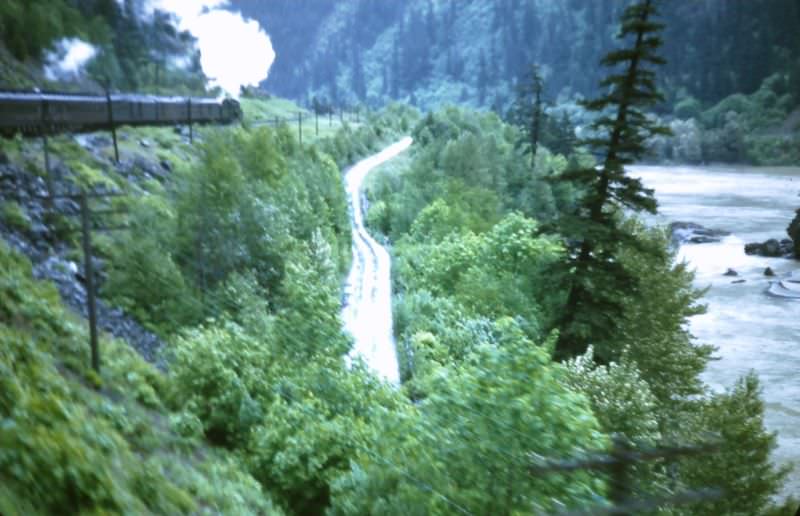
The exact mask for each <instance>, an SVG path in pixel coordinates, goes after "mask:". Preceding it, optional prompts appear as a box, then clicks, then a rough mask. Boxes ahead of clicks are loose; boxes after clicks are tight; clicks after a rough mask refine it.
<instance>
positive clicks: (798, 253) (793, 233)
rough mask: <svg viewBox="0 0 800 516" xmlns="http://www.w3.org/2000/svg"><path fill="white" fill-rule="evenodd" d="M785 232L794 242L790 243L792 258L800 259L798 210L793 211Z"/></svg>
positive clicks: (799, 218)
mask: <svg viewBox="0 0 800 516" xmlns="http://www.w3.org/2000/svg"><path fill="white" fill-rule="evenodd" d="M786 232H787V233H788V234H789V238H791V239H792V240H793V241H794V242H793V243H792V251H794V257H795V258H798V259H800V208H799V209H797V211H795V216H794V219H792V222H790V223H789V227H787V228H786Z"/></svg>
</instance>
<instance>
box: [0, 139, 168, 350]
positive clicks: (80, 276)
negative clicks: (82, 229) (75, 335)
mask: <svg viewBox="0 0 800 516" xmlns="http://www.w3.org/2000/svg"><path fill="white" fill-rule="evenodd" d="M133 136H134V135H133V134H130V135H128V136H127V137H126V140H128V139H130V140H134V138H133ZM53 143H54V146H53V147H54V151H55V152H54V153H53V154H52V156H50V158H51V159H50V161H51V163H50V176H49V181H48V180H46V179H45V177H44V176H43V174H42V172H43V171H42V169H41V165H42V163H40V160H37V156H36V154H38V151H40V150H41V148H40V145H41V142H35V141H22V140H17V141H15V142H11V143H9V142H5V144H4V149H3V150H2V151H0V199H2V210H0V237H2V238H3V239H4V240H5V241H6V242H7V243H8V244H9V245H10V246H11V247H12V248H14V249H16V250H18V251H19V252H21V253H22V254H24V255H25V256H27V257H28V259H29V260H30V261H31V264H32V266H33V274H34V277H36V278H37V279H42V280H48V281H51V282H53V284H54V285H55V286H56V288H57V289H58V292H59V294H60V295H61V298H62V300H63V301H64V303H65V304H66V305H68V306H69V307H70V308H71V309H72V310H74V311H75V312H76V313H77V314H79V315H80V316H82V317H83V318H87V317H88V309H87V306H88V303H87V297H88V294H87V289H86V284H87V282H86V277H85V274H84V270H83V267H82V263H83V262H82V256H81V255H80V252H79V251H77V250H76V246H75V244H76V230H77V229H78V228H77V222H76V221H77V219H78V218H79V215H80V206H79V204H78V202H77V201H76V200H75V199H70V198H66V197H60V196H64V195H66V194H68V193H71V192H75V191H76V189H79V188H81V187H88V188H90V189H92V191H95V192H112V191H118V190H121V188H120V187H122V186H124V187H125V190H127V191H135V190H136V188H132V187H133V185H138V184H142V183H145V182H154V183H161V182H164V181H166V180H167V178H168V177H169V174H170V173H171V170H172V168H173V165H172V164H171V161H170V159H169V158H168V157H167V156H166V155H165V154H164V152H163V151H164V149H163V148H162V145H159V144H157V143H153V144H150V143H147V140H144V139H142V138H139V139H138V140H137V143H136V145H138V147H139V148H138V149H136V151H135V152H132V150H133V146H128V147H127V148H126V152H125V153H124V154H123V158H122V159H121V160H120V162H119V163H118V164H115V163H113V162H112V161H110V160H108V159H106V158H105V157H106V156H107V155H108V153H109V152H110V149H109V147H110V144H111V142H110V141H109V140H108V139H107V138H105V137H103V136H102V135H95V136H89V137H78V138H75V137H72V136H65V137H62V138H61V139H60V140H59V141H56V142H53ZM142 143H146V145H142ZM40 158H41V157H40ZM103 160H105V163H103ZM73 168H74V169H75V170H73ZM50 194H53V195H54V196H55V198H54V199H52V200H49V199H48V196H49V195H50ZM113 203H114V201H112V200H105V201H99V203H98V205H96V206H95V207H96V208H97V209H104V210H109V211H111V210H113V209H115V206H114V205H113ZM54 213H55V214H58V215H54ZM115 223H116V222H115ZM98 238H99V240H98V239H96V240H98V242H99V244H98V246H97V247H98V250H97V251H98V252H93V255H92V261H93V264H94V270H95V277H94V278H93V279H94V284H95V285H100V286H102V285H103V283H104V282H105V280H106V278H107V264H108V262H107V255H105V254H104V253H103V250H102V245H103V237H102V236H100V237H98ZM96 313H97V323H98V328H99V329H100V330H102V331H104V332H107V333H108V334H110V335H113V336H114V337H117V338H119V339H122V340H124V341H125V342H127V343H128V344H129V345H130V346H131V347H132V348H133V349H135V350H136V351H137V352H138V353H139V354H140V355H141V356H142V357H143V358H144V359H145V360H147V361H148V362H150V363H155V364H159V365H162V366H163V364H160V363H159V353H158V352H159V349H160V348H161V347H162V346H163V343H162V341H161V339H159V337H158V336H156V335H155V334H154V333H153V332H151V331H149V330H147V329H146V328H145V327H144V326H142V325H141V324H139V323H138V322H137V321H136V320H135V318H133V317H131V316H130V315H129V314H127V313H125V311H124V310H122V309H121V308H119V307H114V306H111V305H110V304H109V303H107V302H105V301H104V300H102V299H99V300H97V308H96Z"/></svg>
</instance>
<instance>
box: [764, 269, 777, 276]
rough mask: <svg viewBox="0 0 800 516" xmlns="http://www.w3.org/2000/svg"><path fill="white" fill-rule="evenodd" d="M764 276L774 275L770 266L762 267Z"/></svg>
mask: <svg viewBox="0 0 800 516" xmlns="http://www.w3.org/2000/svg"><path fill="white" fill-rule="evenodd" d="M764 276H769V277H772V276H775V271H773V270H772V267H767V268H766V269H764Z"/></svg>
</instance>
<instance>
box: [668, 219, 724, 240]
mask: <svg viewBox="0 0 800 516" xmlns="http://www.w3.org/2000/svg"><path fill="white" fill-rule="evenodd" d="M669 231H670V234H671V235H672V242H673V243H674V244H676V245H681V244H708V243H712V242H719V241H720V240H722V237H726V236H728V235H730V232H728V231H723V230H721V229H711V228H707V227H704V226H701V225H700V224H696V223H694V222H673V223H671V224H670V225H669Z"/></svg>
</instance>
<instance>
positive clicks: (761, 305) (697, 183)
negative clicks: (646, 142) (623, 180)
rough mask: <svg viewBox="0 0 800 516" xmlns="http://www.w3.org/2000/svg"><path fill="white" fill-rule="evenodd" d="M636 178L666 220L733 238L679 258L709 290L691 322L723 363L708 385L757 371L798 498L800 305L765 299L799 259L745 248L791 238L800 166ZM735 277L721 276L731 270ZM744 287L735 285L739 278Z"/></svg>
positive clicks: (641, 171)
mask: <svg viewBox="0 0 800 516" xmlns="http://www.w3.org/2000/svg"><path fill="white" fill-rule="evenodd" d="M631 173H632V174H633V175H635V176H639V177H641V178H642V181H643V182H644V184H645V185H646V186H648V187H650V188H655V191H656V197H657V199H658V202H659V212H660V213H659V215H658V218H659V220H660V221H661V222H664V223H667V222H672V221H688V222H696V223H698V224H701V225H703V226H705V227H707V228H712V229H722V230H726V231H730V232H731V236H729V237H726V238H724V239H723V240H722V241H721V242H719V243H709V244H687V245H683V246H682V247H681V249H680V251H679V253H680V254H679V257H680V258H683V259H685V260H687V261H688V262H689V263H690V264H691V265H692V266H693V267H694V268H695V270H696V279H695V284H696V285H697V286H698V287H709V290H708V292H707V294H706V296H705V302H706V303H707V305H708V312H707V313H706V314H703V315H699V316H696V317H693V318H692V320H691V322H690V328H691V331H692V333H693V334H694V335H695V336H696V337H697V339H698V341H699V342H704V343H709V344H713V345H715V346H717V347H718V348H719V351H718V352H717V356H718V357H719V360H716V361H713V362H711V363H710V364H709V366H708V369H707V371H706V372H705V374H704V380H705V381H706V382H707V383H708V384H709V386H711V388H712V389H715V390H724V389H727V388H730V387H731V386H733V385H734V383H735V382H736V380H737V379H738V378H740V377H741V376H742V375H744V374H746V373H747V372H748V371H750V370H755V372H756V373H757V374H758V376H759V378H760V380H761V385H762V388H763V392H764V400H765V403H766V414H765V421H766V426H767V428H768V429H769V430H771V431H775V432H777V433H778V448H777V450H776V451H775V453H774V460H775V461H776V462H777V463H779V464H787V463H797V464H798V466H797V469H796V470H795V471H794V472H792V473H791V475H790V477H789V480H788V483H787V485H786V488H785V490H784V494H785V495H789V494H795V495H797V494H798V493H800V300H792V299H781V298H776V297H772V296H769V295H767V294H766V293H765V291H766V289H767V287H768V286H769V282H770V280H774V279H775V278H767V277H765V276H764V269H765V268H766V267H771V268H772V269H773V270H774V271H775V273H776V274H777V276H778V277H781V276H785V275H788V274H790V273H791V272H792V271H794V270H798V269H800V262H798V261H794V260H787V259H784V258H762V257H758V256H748V255H746V254H744V243H745V242H756V241H758V242H762V241H764V240H766V239H768V238H778V239H781V238H786V237H787V235H786V226H788V224H789V222H790V221H791V219H792V217H793V216H794V211H795V210H796V209H797V208H798V207H800V197H799V195H800V168H796V167H780V168H770V167H740V166H736V167H733V166H715V167H658V166H636V167H632V169H631ZM729 267H730V268H732V269H734V270H736V271H737V272H738V273H739V276H738V277H735V278H732V277H728V276H723V273H724V272H725V271H726V269H727V268H729ZM741 279H744V280H746V281H745V282H744V283H733V281H735V280H741Z"/></svg>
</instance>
